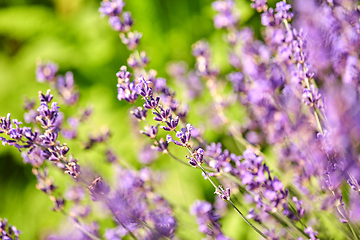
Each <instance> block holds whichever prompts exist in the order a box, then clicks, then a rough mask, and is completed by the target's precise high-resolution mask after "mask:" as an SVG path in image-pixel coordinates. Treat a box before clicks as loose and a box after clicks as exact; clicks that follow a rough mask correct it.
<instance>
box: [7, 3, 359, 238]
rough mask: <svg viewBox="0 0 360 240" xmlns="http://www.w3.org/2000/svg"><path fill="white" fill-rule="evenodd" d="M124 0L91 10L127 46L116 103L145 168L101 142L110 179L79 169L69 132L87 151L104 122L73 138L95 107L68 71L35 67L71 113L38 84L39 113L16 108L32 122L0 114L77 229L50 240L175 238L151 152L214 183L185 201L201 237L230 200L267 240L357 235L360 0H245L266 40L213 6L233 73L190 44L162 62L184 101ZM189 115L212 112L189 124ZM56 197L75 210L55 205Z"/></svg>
mask: <svg viewBox="0 0 360 240" xmlns="http://www.w3.org/2000/svg"><path fill="white" fill-rule="evenodd" d="M124 7H125V2H124V1H123V0H111V1H110V0H104V1H102V2H101V7H100V8H99V12H100V14H101V16H102V17H108V21H109V24H110V26H111V28H112V29H113V30H115V31H116V32H119V37H120V39H121V42H122V43H123V44H125V45H126V46H127V48H128V49H129V50H130V51H132V53H131V54H130V56H129V58H128V60H127V66H126V65H122V66H121V67H120V70H119V71H118V72H117V73H116V77H117V92H118V94H117V98H118V100H119V101H126V102H128V103H130V104H131V108H132V109H131V111H130V113H131V115H132V119H133V120H134V121H133V122H134V125H133V128H137V129H138V130H139V133H140V134H142V135H143V136H144V137H145V139H144V142H145V143H144V144H143V150H142V151H141V152H140V154H139V162H140V163H141V164H142V166H143V167H142V168H141V169H139V170H134V169H132V168H131V167H129V166H125V164H123V162H122V161H120V160H119V157H118V156H117V155H116V153H115V152H114V151H113V150H112V149H114V148H113V147H109V146H107V147H106V148H107V149H106V151H105V152H104V156H106V161H104V164H110V165H111V166H112V169H114V180H113V181H112V183H113V184H109V183H108V180H105V179H106V176H101V173H98V172H97V171H96V169H91V167H88V166H82V168H81V171H80V166H79V165H78V160H77V159H76V158H74V156H73V155H72V154H70V150H69V147H68V145H67V144H66V143H62V140H63V139H75V140H78V141H80V142H82V146H83V150H84V151H92V149H93V145H94V144H95V143H102V142H105V143H106V142H107V141H108V140H109V138H110V131H109V130H107V129H106V130H105V131H103V132H102V133H101V134H98V135H89V136H88V138H87V139H86V140H85V141H83V140H81V139H80V138H79V136H78V135H79V134H78V132H79V126H81V125H82V124H86V121H87V120H88V119H89V117H90V115H91V112H92V109H89V108H88V109H86V108H85V109H83V108H81V107H79V106H77V102H78V99H79V97H80V95H79V91H78V89H77V87H76V85H75V83H74V77H73V74H72V73H71V72H67V73H66V74H65V76H61V75H59V74H58V66H57V65H56V64H54V63H51V62H47V63H39V64H38V67H37V70H36V76H37V80H38V81H39V82H44V83H48V84H49V85H50V86H51V87H52V88H55V89H56V91H57V96H58V97H59V98H60V99H61V101H62V102H63V104H64V105H68V106H72V107H76V108H77V109H78V114H77V115H74V116H65V114H64V113H62V112H60V111H59V108H60V107H59V106H58V103H56V102H53V98H54V96H53V95H52V94H51V93H50V90H48V91H47V92H46V93H45V94H44V93H42V92H39V101H40V105H39V106H38V108H37V109H35V102H34V101H31V100H27V101H26V103H25V110H26V111H27V112H26V114H25V115H24V119H25V122H26V123H28V124H31V126H32V127H25V126H23V125H22V122H20V121H18V120H17V119H13V120H11V115H10V114H8V115H7V117H2V118H1V119H0V134H1V137H0V140H1V141H2V143H3V145H6V144H8V145H10V146H14V147H16V148H17V149H19V151H21V152H22V153H21V155H22V157H23V159H24V162H25V163H29V164H31V165H32V167H33V174H34V175H35V176H36V178H37V180H38V183H37V188H38V189H40V190H42V191H43V192H44V193H46V194H47V195H49V197H50V200H51V201H53V203H54V208H53V210H55V211H59V212H62V213H63V214H64V215H65V216H66V217H67V219H68V220H69V221H70V222H71V223H72V224H73V227H74V232H71V233H69V232H66V233H64V232H61V231H60V233H59V234H58V235H51V236H49V239H70V238H71V239H103V238H105V239H109V240H117V239H123V238H124V237H125V236H128V238H130V239H178V238H177V227H178V226H179V225H181V222H178V220H177V219H176V215H175V212H176V211H174V209H173V207H174V208H176V206H172V205H171V204H170V203H169V201H170V199H171V197H169V196H162V195H161V194H160V193H159V192H158V191H157V190H158V189H157V187H156V185H158V184H160V183H159V181H158V179H157V178H156V176H155V175H156V174H155V173H154V170H153V169H151V164H152V163H153V162H154V161H155V160H156V159H157V158H158V156H159V154H158V153H162V154H165V155H168V156H169V158H171V159H173V160H175V161H176V163H177V164H182V165H186V166H188V167H189V168H195V169H198V170H199V174H202V176H203V178H204V180H206V181H207V183H208V184H210V186H211V187H213V189H214V195H216V197H215V198H214V199H213V200H212V202H208V201H205V200H196V201H195V202H194V204H193V205H192V206H191V207H190V209H189V210H190V211H189V212H190V213H191V215H194V220H195V219H196V221H197V223H198V225H199V226H198V230H199V231H200V233H201V234H203V235H204V236H206V239H217V240H227V239H230V237H228V236H230V235H231V234H232V233H231V232H230V233H227V232H225V231H224V230H223V229H222V219H225V218H226V217H227V216H228V215H229V211H230V210H231V209H232V210H234V211H235V212H236V214H237V215H238V217H240V218H241V219H242V220H243V221H244V222H245V223H246V224H247V225H248V226H249V229H245V228H244V229H243V231H255V232H256V233H257V234H258V236H260V237H261V238H264V239H273V240H276V239H298V240H301V239H302V240H305V239H311V240H315V239H335V238H336V239H340V238H341V239H355V240H358V239H360V230H359V226H360V217H359V216H360V207H359V206H360V204H359V203H360V195H359V194H360V151H359V143H360V104H359V103H360V98H359V91H360V56H359V55H360V7H359V3H358V2H357V1H353V0H338V1H332V0H327V1H325V0H306V1H300V0H299V1H294V4H293V6H291V5H290V4H288V3H287V2H286V1H285V0H283V1H279V2H277V3H276V4H275V5H274V6H273V7H271V6H269V5H268V3H267V1H266V0H252V3H251V7H252V8H253V9H255V10H256V11H257V12H258V13H260V14H259V16H258V21H259V22H261V24H262V25H263V27H262V29H261V34H262V36H261V39H262V40H259V39H260V37H259V36H256V34H255V33H254V31H253V29H251V28H249V27H242V25H241V14H240V13H241V11H242V9H239V8H238V6H237V4H236V2H235V1H233V0H217V1H214V2H213V3H212V8H213V10H214V12H215V16H214V27H215V28H216V29H219V31H222V33H223V34H224V35H225V36H226V37H225V38H224V39H225V41H226V44H227V49H228V53H227V54H228V63H229V66H231V67H230V69H231V71H229V72H223V71H221V69H219V68H218V67H217V66H216V65H215V64H214V61H213V56H212V49H211V44H210V43H208V42H206V41H205V40H200V41H198V42H196V43H194V44H193V46H192V54H193V56H194V57H195V58H196V64H195V66H194V68H193V69H188V66H187V64H186V63H184V62H171V63H170V64H169V65H168V66H167V71H168V74H169V76H171V78H172V79H174V80H175V82H176V84H179V85H181V86H182V88H184V87H185V88H186V90H185V96H186V97H185V98H184V97H183V98H184V99H182V97H181V95H179V94H177V95H176V94H175V91H174V90H172V89H171V88H170V87H169V86H168V85H167V80H166V79H165V78H163V77H158V76H157V72H156V70H154V69H148V68H147V64H148V63H149V61H150V60H149V58H148V56H147V54H146V52H144V51H139V44H140V40H141V37H142V34H141V33H139V32H137V31H135V30H132V27H133V23H134V21H133V19H132V17H131V13H130V12H124V11H123V9H124ZM229 85H231V89H230V88H229ZM204 95H208V96H210V99H211V100H210V101H208V102H206V103H204V104H203V106H202V110H197V109H191V106H192V105H191V101H192V100H197V99H199V98H201V97H202V96H204ZM179 96H180V97H179ZM182 102H185V103H184V104H183V103H182ZM186 102H187V103H188V102H190V103H189V104H187V103H186ZM234 109H235V110H234ZM238 109H241V111H244V112H245V113H246V116H244V117H243V119H236V118H235V117H232V116H233V114H231V113H232V111H238ZM188 115H195V116H196V115H197V116H198V117H201V118H202V119H207V120H206V121H205V120H204V124H203V125H199V126H196V125H197V124H198V123H191V122H189V121H188V119H189V117H188ZM64 120H67V123H68V126H69V127H66V126H65V125H64V124H63V123H64ZM205 131H210V132H212V131H217V132H219V131H222V134H223V135H225V136H227V137H228V138H230V139H231V140H233V142H234V143H235V144H234V145H229V144H227V143H228V141H224V142H222V141H218V142H211V141H210V142H208V140H207V139H206V137H205V134H204V133H205ZM218 139H221V138H218ZM106 145H108V143H106ZM234 146H235V147H234ZM229 149H231V150H229ZM175 152H176V154H175ZM180 152H181V153H182V154H179V153H180ZM82 162H84V161H82ZM51 163H52V164H51ZM52 165H53V166H55V167H56V168H58V169H61V170H62V171H63V172H65V173H67V174H69V175H70V176H71V177H72V178H73V180H74V183H73V186H69V188H68V189H67V191H66V193H65V195H64V197H62V196H61V194H60V193H55V189H56V186H55V185H54V183H53V181H52V178H51V177H50V176H51V175H50V171H49V169H52ZM85 165H86V164H85ZM189 171H190V170H189ZM168 197H169V198H168ZM64 199H65V200H66V202H68V203H69V204H70V205H71V208H70V210H67V211H65V210H64V205H65V200H64ZM86 199H91V200H92V202H93V203H92V205H91V204H89V201H86ZM98 204H99V205H101V207H102V209H104V210H103V213H102V214H105V215H106V216H108V217H110V218H112V219H113V225H112V227H111V228H109V227H106V228H105V229H101V227H100V225H99V224H98V221H97V220H96V219H94V215H96V214H90V212H91V211H93V209H92V206H94V205H98ZM330 222H331V223H332V225H331V224H330V225H329V223H330ZM6 224H7V221H6V220H4V221H2V220H1V219H0V230H1V231H2V232H1V233H0V234H2V235H1V236H2V239H18V234H19V233H20V232H19V231H18V230H17V229H16V228H15V227H10V226H9V227H6ZM334 228H335V229H339V230H340V231H339V233H338V232H337V231H335V232H334ZM100 232H104V234H103V235H101V234H100ZM332 234H338V235H336V236H333V235H332ZM235 239H239V238H236V236H235Z"/></svg>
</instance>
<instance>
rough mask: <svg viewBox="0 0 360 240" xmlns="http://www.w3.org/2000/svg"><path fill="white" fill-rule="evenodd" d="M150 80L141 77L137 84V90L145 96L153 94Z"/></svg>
mask: <svg viewBox="0 0 360 240" xmlns="http://www.w3.org/2000/svg"><path fill="white" fill-rule="evenodd" d="M149 83H150V81H146V80H145V78H144V77H140V78H139V83H138V84H136V89H137V92H138V93H139V94H140V95H141V96H143V97H144V98H148V97H151V96H152V88H151V87H149Z"/></svg>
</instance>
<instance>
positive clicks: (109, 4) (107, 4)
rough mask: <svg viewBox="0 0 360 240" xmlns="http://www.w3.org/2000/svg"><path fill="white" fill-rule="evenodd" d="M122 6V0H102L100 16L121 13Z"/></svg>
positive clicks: (123, 4)
mask: <svg viewBox="0 0 360 240" xmlns="http://www.w3.org/2000/svg"><path fill="white" fill-rule="evenodd" d="M124 6H125V3H124V1H123V0H112V1H102V2H101V7H100V8H99V12H100V14H101V15H102V16H105V15H107V16H117V15H119V14H121V12H122V10H123V8H124Z"/></svg>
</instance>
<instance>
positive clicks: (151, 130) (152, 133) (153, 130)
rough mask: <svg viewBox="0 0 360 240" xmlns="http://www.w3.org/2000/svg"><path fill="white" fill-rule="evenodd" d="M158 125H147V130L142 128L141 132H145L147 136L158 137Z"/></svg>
mask: <svg viewBox="0 0 360 240" xmlns="http://www.w3.org/2000/svg"><path fill="white" fill-rule="evenodd" d="M157 132H158V130H157V127H156V126H151V127H150V128H148V127H145V131H143V130H141V131H140V133H142V134H144V135H145V136H148V137H149V138H151V139H154V138H156V135H157Z"/></svg>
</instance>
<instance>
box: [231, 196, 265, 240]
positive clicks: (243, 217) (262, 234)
mask: <svg viewBox="0 0 360 240" xmlns="http://www.w3.org/2000/svg"><path fill="white" fill-rule="evenodd" d="M228 202H229V203H230V204H231V206H232V207H233V208H234V210H235V211H236V212H237V213H238V214H239V215H240V216H241V217H242V219H243V220H244V221H245V222H246V223H247V224H248V225H249V226H250V227H251V228H252V229H254V230H255V231H256V232H257V233H258V234H259V235H260V236H262V237H263V238H265V239H267V236H266V235H265V234H264V233H262V232H261V231H260V230H259V229H258V228H257V227H255V226H254V225H253V224H252V223H251V222H250V221H249V220H248V219H247V218H246V217H245V216H244V215H243V214H242V212H240V210H239V209H238V208H237V207H236V206H235V204H234V203H233V202H232V201H231V199H229V200H228Z"/></svg>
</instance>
